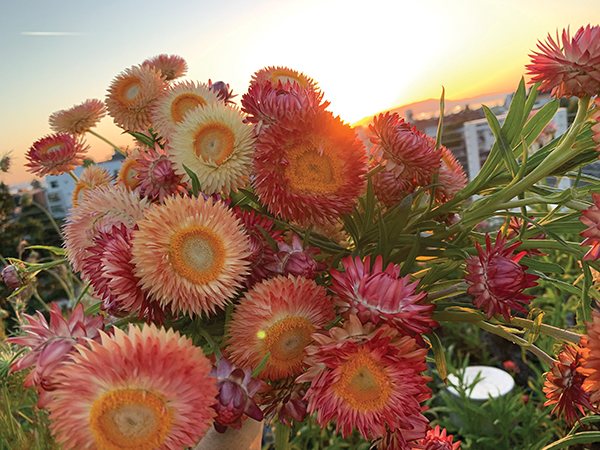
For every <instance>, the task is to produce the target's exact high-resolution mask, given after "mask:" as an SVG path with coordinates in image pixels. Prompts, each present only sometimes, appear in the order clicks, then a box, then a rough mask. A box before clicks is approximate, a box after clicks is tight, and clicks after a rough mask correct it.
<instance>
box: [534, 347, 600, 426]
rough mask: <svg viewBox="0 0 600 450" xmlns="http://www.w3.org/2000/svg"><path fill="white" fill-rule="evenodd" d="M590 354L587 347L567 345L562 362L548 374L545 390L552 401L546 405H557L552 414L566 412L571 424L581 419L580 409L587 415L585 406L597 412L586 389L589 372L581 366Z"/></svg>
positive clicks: (561, 358) (559, 357)
mask: <svg viewBox="0 0 600 450" xmlns="http://www.w3.org/2000/svg"><path fill="white" fill-rule="evenodd" d="M586 353H587V349H585V348H582V347H581V346H579V345H574V344H573V345H568V344H567V345H565V346H564V348H563V350H562V351H561V352H560V354H559V355H558V361H556V362H555V363H554V365H553V366H552V369H551V370H550V372H548V373H546V381H545V382H544V393H545V394H546V398H547V399H548V401H546V403H544V406H548V405H556V406H555V407H554V409H553V410H552V414H555V413H556V414H557V415H561V414H563V413H564V415H565V420H566V421H567V424H568V425H569V426H571V425H573V424H574V423H575V422H576V421H578V420H579V416H578V413H579V412H580V413H581V414H583V415H585V411H584V409H583V408H587V409H589V410H591V411H596V409H595V408H594V406H593V405H592V403H591V401H590V394H589V393H588V392H585V390H584V388H583V383H584V381H585V379H586V375H584V374H583V373H582V372H584V371H581V370H580V367H581V365H582V363H583V361H584V355H585V354H586Z"/></svg>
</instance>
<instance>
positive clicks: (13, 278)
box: [2, 263, 29, 290]
mask: <svg viewBox="0 0 600 450" xmlns="http://www.w3.org/2000/svg"><path fill="white" fill-rule="evenodd" d="M2 279H3V280H4V283H6V285H7V286H8V287H9V289H13V290H16V289H19V288H20V287H23V286H25V285H26V284H27V283H28V282H29V274H28V273H27V269H26V268H25V265H24V264H23V263H14V264H10V265H8V266H5V267H4V269H2Z"/></svg>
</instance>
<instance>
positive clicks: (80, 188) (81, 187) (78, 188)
mask: <svg viewBox="0 0 600 450" xmlns="http://www.w3.org/2000/svg"><path fill="white" fill-rule="evenodd" d="M88 189H89V187H88V186H87V184H86V183H82V182H78V183H75V190H74V191H73V206H74V207H75V206H77V203H78V202H80V201H81V200H83V196H84V195H85V191H87V190H88Z"/></svg>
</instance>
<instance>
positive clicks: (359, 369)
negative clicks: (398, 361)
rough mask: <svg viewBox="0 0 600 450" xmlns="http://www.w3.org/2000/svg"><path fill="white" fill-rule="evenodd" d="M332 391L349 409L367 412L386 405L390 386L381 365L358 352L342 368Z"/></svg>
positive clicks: (364, 353) (362, 352) (390, 389)
mask: <svg viewBox="0 0 600 450" xmlns="http://www.w3.org/2000/svg"><path fill="white" fill-rule="evenodd" d="M333 391H334V392H335V393H336V394H337V395H339V396H340V397H341V398H342V399H343V400H344V402H345V403H347V404H348V406H350V407H351V408H353V409H355V410H357V411H361V412H367V411H375V410H378V409H380V408H382V407H383V406H385V405H386V404H387V403H388V400H389V398H390V395H391V393H392V384H391V380H390V378H389V376H388V375H387V373H386V371H385V369H384V368H383V367H382V366H381V363H379V362H378V361H376V360H375V359H374V358H373V357H372V356H371V355H370V354H369V353H368V352H365V351H361V350H359V351H358V352H357V353H356V354H355V355H353V356H351V357H350V359H349V361H347V362H346V363H344V365H343V366H342V369H341V373H340V378H339V380H338V381H337V382H336V383H335V384H334V385H333Z"/></svg>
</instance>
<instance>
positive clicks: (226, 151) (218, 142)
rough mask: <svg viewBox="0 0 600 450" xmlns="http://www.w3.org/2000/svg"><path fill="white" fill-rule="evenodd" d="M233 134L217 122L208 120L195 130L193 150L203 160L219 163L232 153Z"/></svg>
mask: <svg viewBox="0 0 600 450" xmlns="http://www.w3.org/2000/svg"><path fill="white" fill-rule="evenodd" d="M234 145H235V135H234V134H233V131H231V129H230V128H229V127H228V126H227V125H225V124H223V123H219V122H210V123H207V124H206V125H202V127H201V128H200V129H199V130H198V131H196V134H195V135H194V150H195V151H196V155H198V157H199V158H202V159H203V160H204V162H210V161H212V162H214V163H215V164H217V165H221V164H222V163H223V161H225V160H227V159H228V158H229V157H230V156H231V154H232V153H233V149H234Z"/></svg>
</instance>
